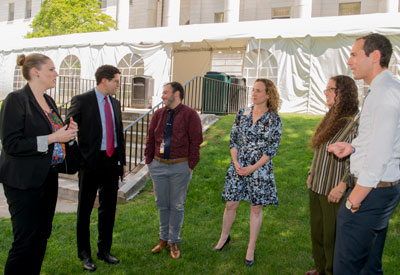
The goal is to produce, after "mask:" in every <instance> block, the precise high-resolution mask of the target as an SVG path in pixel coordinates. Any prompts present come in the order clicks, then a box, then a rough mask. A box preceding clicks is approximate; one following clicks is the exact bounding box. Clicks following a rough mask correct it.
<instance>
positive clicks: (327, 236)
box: [308, 190, 343, 275]
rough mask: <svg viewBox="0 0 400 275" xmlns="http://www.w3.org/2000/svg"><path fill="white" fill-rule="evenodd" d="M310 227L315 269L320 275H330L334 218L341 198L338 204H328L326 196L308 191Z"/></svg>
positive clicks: (333, 245) (334, 228)
mask: <svg viewBox="0 0 400 275" xmlns="http://www.w3.org/2000/svg"><path fill="white" fill-rule="evenodd" d="M308 192H309V198H310V226H311V241H312V252H313V258H314V263H315V268H316V269H317V270H318V272H319V273H321V274H326V275H330V274H332V270H333V254H334V248H335V233H336V216H337V212H338V210H339V207H340V205H341V203H342V202H343V198H342V199H341V200H340V201H339V203H330V202H328V196H325V195H320V194H317V193H315V192H314V191H311V190H309V191H308Z"/></svg>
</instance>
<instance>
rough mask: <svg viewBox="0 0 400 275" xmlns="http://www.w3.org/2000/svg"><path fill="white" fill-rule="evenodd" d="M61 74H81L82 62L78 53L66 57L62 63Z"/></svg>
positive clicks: (78, 75) (72, 75) (77, 75)
mask: <svg viewBox="0 0 400 275" xmlns="http://www.w3.org/2000/svg"><path fill="white" fill-rule="evenodd" d="M60 76H71V77H80V76H81V62H80V61H79V58H78V57H77V56H76V55H68V56H67V57H66V58H64V60H63V61H62V62H61V65H60Z"/></svg>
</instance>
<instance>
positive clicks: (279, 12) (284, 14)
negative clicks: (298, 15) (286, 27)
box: [272, 7, 290, 19]
mask: <svg viewBox="0 0 400 275" xmlns="http://www.w3.org/2000/svg"><path fill="white" fill-rule="evenodd" d="M285 18H290V8H289V7H286V8H273V9H272V19H285Z"/></svg>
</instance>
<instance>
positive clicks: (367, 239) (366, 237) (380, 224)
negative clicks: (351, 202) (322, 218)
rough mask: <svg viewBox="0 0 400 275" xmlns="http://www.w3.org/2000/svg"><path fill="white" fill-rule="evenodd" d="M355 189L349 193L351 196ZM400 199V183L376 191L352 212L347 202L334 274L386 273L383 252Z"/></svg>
mask: <svg viewBox="0 0 400 275" xmlns="http://www.w3.org/2000/svg"><path fill="white" fill-rule="evenodd" d="M351 191H352V189H349V190H348V191H347V196H346V198H347V197H348V196H349V194H350V193H351ZM399 199H400V184H397V185H395V186H392V187H384V188H376V189H372V191H371V192H370V193H369V194H368V196H367V197H366V198H365V199H364V201H363V202H362V203H361V206H360V209H359V210H358V211H357V212H355V213H352V212H351V211H350V210H348V209H347V208H346V207H345V204H344V203H343V204H342V205H341V207H340V209H339V212H338V216H337V222H336V224H337V226H336V242H335V256H334V263H333V274H336V275H346V274H351V275H352V274H383V271H382V253H383V248H384V246H385V240H386V233H387V229H388V225H389V220H390V217H391V216H392V213H393V211H394V209H395V208H396V206H397V204H398V203H399Z"/></svg>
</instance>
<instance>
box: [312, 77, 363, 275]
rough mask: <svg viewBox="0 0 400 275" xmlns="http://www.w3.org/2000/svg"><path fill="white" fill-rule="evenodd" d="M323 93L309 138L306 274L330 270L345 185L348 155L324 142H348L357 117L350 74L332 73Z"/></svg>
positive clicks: (351, 137) (356, 98) (327, 272)
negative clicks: (309, 259) (309, 257)
mask: <svg viewBox="0 0 400 275" xmlns="http://www.w3.org/2000/svg"><path fill="white" fill-rule="evenodd" d="M324 93H325V96H326V105H327V106H328V108H329V111H328V113H326V115H325V116H324V117H323V118H322V120H321V121H320V123H319V124H318V126H317V128H316V130H315V133H314V135H313V136H312V138H311V147H312V148H313V149H314V158H313V161H312V165H311V169H310V172H309V176H308V179H307V187H308V189H309V197H310V225H311V240H312V251H313V257H314V263H315V269H313V270H310V271H307V272H306V275H318V274H332V266H333V254H334V247H335V226H336V214H337V211H338V209H339V206H340V204H341V202H342V198H343V195H344V193H345V191H346V189H347V185H346V181H347V177H348V174H349V169H348V165H346V163H347V162H348V158H344V159H339V158H337V157H336V156H335V155H334V154H332V153H329V152H327V151H326V146H327V145H330V144H332V143H335V142H338V141H344V142H348V143H351V141H352V139H353V138H354V134H355V130H354V128H355V127H353V126H354V125H355V124H356V122H357V118H358V116H357V113H358V93H357V86H356V84H355V82H354V80H353V79H352V78H350V77H348V76H345V75H338V76H334V77H332V78H331V79H330V80H329V82H328V85H327V87H326V89H325V90H324Z"/></svg>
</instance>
